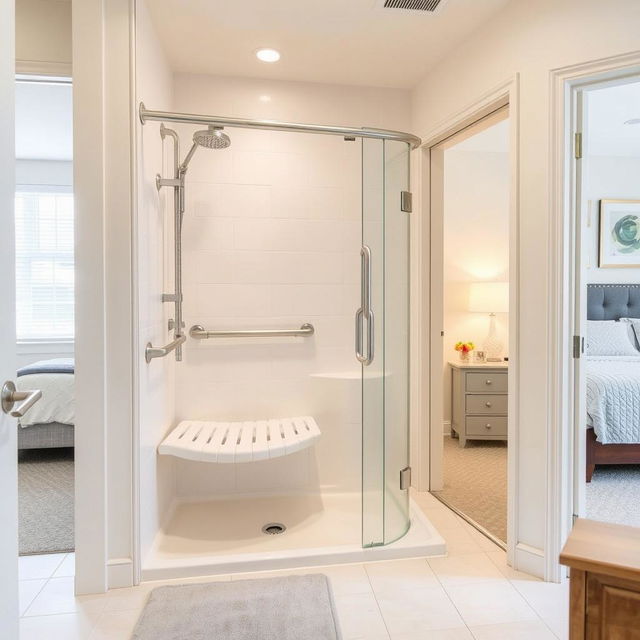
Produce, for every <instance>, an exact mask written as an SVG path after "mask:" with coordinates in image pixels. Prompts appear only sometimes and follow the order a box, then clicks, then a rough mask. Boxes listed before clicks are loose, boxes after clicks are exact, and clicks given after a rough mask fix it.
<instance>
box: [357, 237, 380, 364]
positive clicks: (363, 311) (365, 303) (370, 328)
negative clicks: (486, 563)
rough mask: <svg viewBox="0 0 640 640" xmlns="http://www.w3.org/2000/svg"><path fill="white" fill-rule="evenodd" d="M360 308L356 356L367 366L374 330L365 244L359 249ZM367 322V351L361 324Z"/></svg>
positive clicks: (371, 353) (369, 262) (368, 260)
mask: <svg viewBox="0 0 640 640" xmlns="http://www.w3.org/2000/svg"><path fill="white" fill-rule="evenodd" d="M360 260H361V262H360V308H359V309H358V310H357V311H356V358H357V359H358V361H359V362H361V363H362V364H363V365H365V366H367V365H370V364H371V363H372V362H373V349H374V347H373V345H374V341H375V331H374V323H373V311H372V310H371V249H370V248H369V247H368V246H367V245H366V244H365V245H363V246H362V249H360ZM364 321H366V323H367V351H366V355H365V354H364V353H363V350H362V342H363V339H362V338H363V336H362V324H363V322H364Z"/></svg>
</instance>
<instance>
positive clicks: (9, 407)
mask: <svg viewBox="0 0 640 640" xmlns="http://www.w3.org/2000/svg"><path fill="white" fill-rule="evenodd" d="M40 398H42V391H40V390H39V389H34V390H33V391H16V385H15V384H13V382H11V380H7V382H5V383H4V385H2V393H1V395H0V401H1V403H2V411H3V412H4V413H7V414H10V415H12V416H13V417H14V418H22V416H24V414H25V413H26V412H27V411H29V409H31V407H33V405H34V404H35V403H36V402H38V400H40ZM16 402H20V403H21V404H19V405H18V407H17V408H15V409H14V408H13V407H14V405H15V404H16Z"/></svg>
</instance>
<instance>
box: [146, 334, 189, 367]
mask: <svg viewBox="0 0 640 640" xmlns="http://www.w3.org/2000/svg"><path fill="white" fill-rule="evenodd" d="M186 339H187V336H178V337H177V338H176V339H175V340H173V341H171V342H170V343H169V344H167V345H165V346H164V347H154V346H153V345H152V344H151V343H150V342H147V346H146V348H145V350H144V359H145V360H146V361H147V364H149V363H150V362H151V361H152V360H153V359H154V358H164V357H165V356H166V355H169V354H170V353H171V352H172V351H174V350H175V349H177V348H178V347H179V346H180V345H181V344H182V343H183V342H185V341H186Z"/></svg>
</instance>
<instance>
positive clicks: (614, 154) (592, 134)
mask: <svg viewBox="0 0 640 640" xmlns="http://www.w3.org/2000/svg"><path fill="white" fill-rule="evenodd" d="M585 102H586V118H585V120H586V123H585V132H584V145H583V148H584V152H585V153H584V161H583V170H584V179H583V184H584V190H585V193H584V197H585V198H586V201H587V215H586V219H585V221H584V226H585V233H584V235H583V238H585V240H586V242H587V246H586V251H585V254H584V256H585V258H584V267H585V269H586V273H585V276H586V281H587V282H607V283H618V282H619V283H638V282H640V269H627V268H624V269H611V268H605V269H601V268H599V267H598V254H599V247H600V242H599V235H600V234H599V221H600V211H599V207H600V200H603V199H604V200H607V199H609V200H615V199H623V200H640V136H639V134H640V126H638V125H628V124H624V123H625V121H626V120H628V119H630V118H631V117H634V116H635V114H637V113H640V111H638V109H639V108H640V83H637V82H636V83H630V84H626V85H622V86H616V87H607V88H603V89H598V90H595V91H592V92H587V94H586V99H585Z"/></svg>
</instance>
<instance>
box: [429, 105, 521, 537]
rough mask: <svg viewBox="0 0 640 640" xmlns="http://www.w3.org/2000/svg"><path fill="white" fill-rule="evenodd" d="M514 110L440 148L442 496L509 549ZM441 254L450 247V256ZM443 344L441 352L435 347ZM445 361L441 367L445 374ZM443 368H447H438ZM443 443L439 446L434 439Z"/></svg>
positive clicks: (435, 410)
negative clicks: (511, 114) (511, 136)
mask: <svg viewBox="0 0 640 640" xmlns="http://www.w3.org/2000/svg"><path fill="white" fill-rule="evenodd" d="M509 153H510V141H509V112H508V107H503V108H500V109H498V110H496V111H494V112H492V113H490V114H489V115H488V116H486V117H484V118H482V119H480V120H477V121H475V122H473V123H472V124H471V125H470V126H467V127H465V128H464V129H463V130H461V131H458V132H456V133H455V134H454V135H452V136H449V137H448V138H446V139H445V140H444V141H442V142H440V143H439V144H438V145H436V146H435V147H432V148H431V212H432V217H431V235H432V240H431V242H432V245H431V248H432V251H431V253H432V281H431V292H432V305H431V306H432V317H431V322H432V325H433V328H434V331H433V332H432V335H436V330H437V329H438V327H440V336H438V338H439V339H437V341H436V340H433V341H432V357H433V359H434V364H433V366H434V371H433V375H432V388H431V398H432V416H433V419H434V421H435V420H438V417H439V420H438V421H437V422H435V426H434V422H432V429H433V428H435V429H437V428H438V424H439V425H441V434H442V436H441V437H442V445H441V447H440V451H441V452H442V453H441V454H440V453H439V452H438V448H437V447H434V453H435V455H436V456H438V457H439V458H440V460H436V461H434V460H433V459H432V463H439V464H440V465H441V468H442V482H441V483H440V484H437V483H436V484H434V483H433V482H432V487H431V489H432V493H433V494H434V495H435V496H436V497H437V498H438V499H440V500H441V501H442V502H444V503H445V504H446V505H447V506H449V507H450V508H451V509H452V510H454V511H455V512H457V513H458V514H459V515H461V516H462V517H463V518H465V519H466V520H467V521H469V522H470V523H471V524H472V525H473V526H475V527H476V528H477V529H479V530H480V531H482V532H483V533H484V534H485V535H487V536H488V537H489V538H491V539H492V540H493V541H494V542H496V543H497V544H499V545H500V546H502V547H506V538H507V458H508V406H509V401H508V395H509V386H508V379H509V374H508V369H509V365H508V345H509V315H508V311H509V263H510V230H509V227H510V176H511V172H510V155H509ZM438 247H441V248H440V249H439V248H438ZM434 341H436V344H435V345H434V344H433V342H434ZM438 362H439V363H441V364H440V366H439V367H438ZM437 369H439V370H437ZM432 442H433V441H432Z"/></svg>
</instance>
